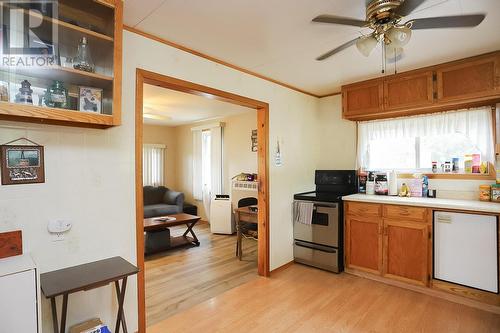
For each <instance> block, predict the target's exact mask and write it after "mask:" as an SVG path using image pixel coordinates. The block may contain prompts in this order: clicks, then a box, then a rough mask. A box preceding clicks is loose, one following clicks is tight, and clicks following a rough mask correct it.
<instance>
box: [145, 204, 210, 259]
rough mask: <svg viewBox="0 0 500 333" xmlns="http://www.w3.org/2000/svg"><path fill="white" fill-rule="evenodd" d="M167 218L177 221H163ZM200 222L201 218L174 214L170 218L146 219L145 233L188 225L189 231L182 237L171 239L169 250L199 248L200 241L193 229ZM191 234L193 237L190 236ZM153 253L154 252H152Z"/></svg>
mask: <svg viewBox="0 0 500 333" xmlns="http://www.w3.org/2000/svg"><path fill="white" fill-rule="evenodd" d="M167 217H174V218H175V220H172V221H162V219H165V218H167ZM199 220H200V217H199V216H196V215H190V214H185V213H181V214H172V215H168V216H159V217H152V218H147V219H144V231H146V232H147V231H161V230H165V229H167V228H169V227H175V226H178V225H186V227H187V229H186V231H185V232H184V234H183V235H182V236H177V237H170V247H169V248H168V249H174V248H178V247H182V246H186V245H195V246H199V245H200V241H199V240H198V238H197V237H196V234H195V233H194V231H193V227H194V226H195V225H196V223H198V221H199ZM188 234H191V236H188ZM150 253H152V252H150ZM150 253H148V254H150Z"/></svg>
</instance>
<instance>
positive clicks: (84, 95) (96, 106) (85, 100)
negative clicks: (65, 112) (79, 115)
mask: <svg viewBox="0 0 500 333" xmlns="http://www.w3.org/2000/svg"><path fill="white" fill-rule="evenodd" d="M78 110H80V111H83V112H94V113H102V89H98V88H91V87H79V93H78Z"/></svg>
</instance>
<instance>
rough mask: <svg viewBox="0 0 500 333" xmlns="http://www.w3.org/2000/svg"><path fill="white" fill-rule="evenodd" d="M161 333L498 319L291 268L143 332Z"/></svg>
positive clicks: (460, 324) (474, 323)
mask: <svg viewBox="0 0 500 333" xmlns="http://www.w3.org/2000/svg"><path fill="white" fill-rule="evenodd" d="M147 332H148V333H169V332H205V333H209V332H356V333H358V332H359V333H361V332H363V333H364V332H373V333H375V332H436V333H444V332H446V333H449V332H460V333H462V332H463V333H469V332H470V333H481V332H491V333H493V332H500V315H497V314H493V313H490V312H485V311H481V310H478V309H475V308H470V307H467V306H465V305H460V304H456V303H452V302H449V301H446V300H443V299H439V298H435V297H432V296H427V295H423V294H419V293H416V292H413V291H409V290H405V289H401V288H398V287H393V286H390V285H386V284H383V283H380V282H376V281H372V280H368V279H364V278H360V277H356V276H353V275H350V274H340V275H336V274H332V273H328V272H324V271H321V270H317V269H314V268H310V267H306V266H302V265H299V264H294V265H292V266H291V267H290V268H288V269H286V270H283V271H281V272H279V273H276V274H274V275H273V276H272V277H271V278H269V279H266V278H261V277H256V278H254V279H253V280H252V281H250V282H248V283H246V284H244V285H242V286H239V287H237V288H234V289H232V290H230V291H228V292H225V293H224V294H222V295H218V296H216V297H214V298H212V299H210V300H209V301H206V302H203V303H201V304H198V305H197V306H195V307H192V308H191V309H189V310H187V311H184V312H181V313H178V314H177V315H174V316H172V317H170V318H168V319H167V320H165V321H162V322H160V323H158V324H157V325H154V326H153V327H150V328H148V331H147Z"/></svg>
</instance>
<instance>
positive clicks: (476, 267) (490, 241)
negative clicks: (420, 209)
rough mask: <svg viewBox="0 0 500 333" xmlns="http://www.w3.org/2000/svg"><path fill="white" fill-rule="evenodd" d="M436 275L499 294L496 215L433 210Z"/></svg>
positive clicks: (456, 282)
mask: <svg viewBox="0 0 500 333" xmlns="http://www.w3.org/2000/svg"><path fill="white" fill-rule="evenodd" d="M433 228H434V278H435V279H438V280H442V281H446V282H450V283H455V284H460V285H463V286H466V287H471V288H476V289H480V290H484V291H489V292H492V293H498V221H497V217H496V216H491V215H478V214H465V213H454V212H445V211H436V212H434V223H433Z"/></svg>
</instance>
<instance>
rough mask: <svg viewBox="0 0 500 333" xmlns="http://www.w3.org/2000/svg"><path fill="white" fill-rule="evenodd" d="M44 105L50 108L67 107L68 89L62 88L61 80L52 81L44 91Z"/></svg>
mask: <svg viewBox="0 0 500 333" xmlns="http://www.w3.org/2000/svg"><path fill="white" fill-rule="evenodd" d="M44 102H45V105H47V106H48V107H51V108H61V109H67V108H68V89H66V88H64V84H63V83H62V82H61V81H57V80H56V81H54V83H52V85H51V86H50V87H49V88H48V89H47V90H46V91H45V96H44Z"/></svg>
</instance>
